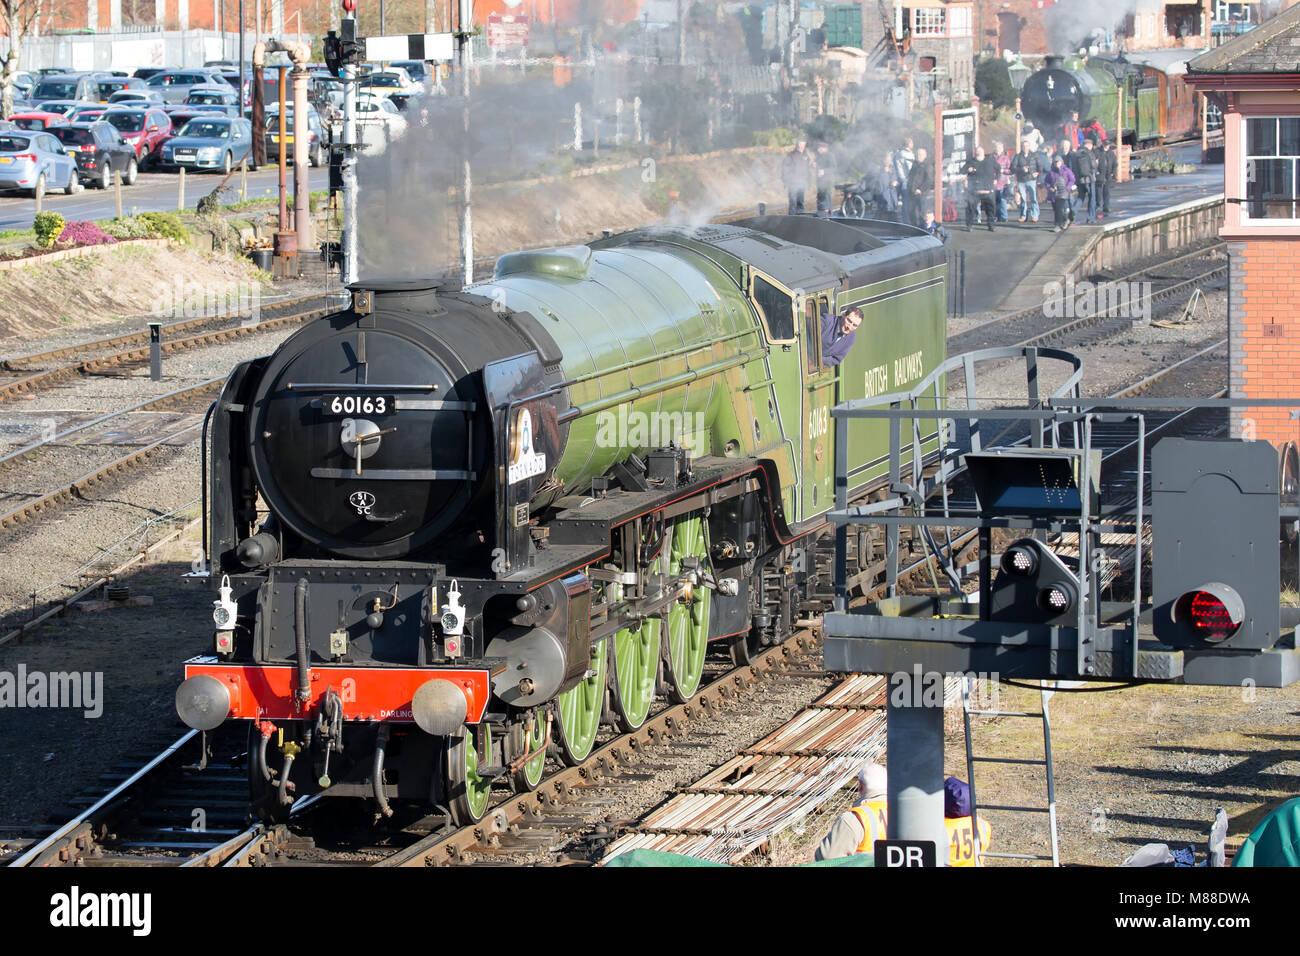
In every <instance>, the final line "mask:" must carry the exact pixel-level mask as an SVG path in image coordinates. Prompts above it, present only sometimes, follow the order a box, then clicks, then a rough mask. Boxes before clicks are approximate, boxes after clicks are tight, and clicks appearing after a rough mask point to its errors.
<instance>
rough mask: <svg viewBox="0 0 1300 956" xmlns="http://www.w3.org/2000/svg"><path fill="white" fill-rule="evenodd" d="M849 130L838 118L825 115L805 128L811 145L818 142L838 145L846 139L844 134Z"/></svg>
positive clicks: (815, 119)
mask: <svg viewBox="0 0 1300 956" xmlns="http://www.w3.org/2000/svg"><path fill="white" fill-rule="evenodd" d="M847 129H848V126H847V125H846V124H845V122H844V121H843V120H842V119H840V118H839V117H838V116H828V115H826V114H825V113H823V114H822V115H821V116H818V117H816V118H814V119H813V121H812V122H811V123H808V124H807V125H806V126H804V130H805V131H806V132H807V135H808V142H809V144H812V143H815V142H817V141H818V140H821V141H823V142H825V143H838V142H839V141H840V140H842V139H844V133H845V131H846V130H847Z"/></svg>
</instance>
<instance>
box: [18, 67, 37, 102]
mask: <svg viewBox="0 0 1300 956" xmlns="http://www.w3.org/2000/svg"><path fill="white" fill-rule="evenodd" d="M35 85H36V77H34V76H32V75H31V74H30V73H28V72H27V71H26V70H19V71H18V72H17V73H15V74H14V96H17V97H20V98H22V99H26V98H27V96H28V95H29V94H30V93H31V91H32V87H33V86H35Z"/></svg>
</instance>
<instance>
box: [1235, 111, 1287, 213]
mask: <svg viewBox="0 0 1300 956" xmlns="http://www.w3.org/2000/svg"><path fill="white" fill-rule="evenodd" d="M1298 160H1300V116H1269V117H1262V116H1251V117H1247V118H1246V169H1245V171H1244V172H1245V177H1244V178H1245V183H1244V185H1245V189H1244V191H1243V193H1242V195H1243V196H1244V197H1245V200H1246V201H1245V204H1244V205H1245V209H1246V211H1245V217H1244V218H1246V219H1292V220H1293V219H1296V218H1298V216H1297V212H1296V163H1297V161H1298Z"/></svg>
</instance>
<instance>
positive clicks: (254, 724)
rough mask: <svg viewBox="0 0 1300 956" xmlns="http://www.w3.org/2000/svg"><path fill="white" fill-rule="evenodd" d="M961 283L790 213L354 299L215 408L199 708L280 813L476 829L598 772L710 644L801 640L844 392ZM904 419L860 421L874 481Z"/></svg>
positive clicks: (190, 670)
mask: <svg viewBox="0 0 1300 956" xmlns="http://www.w3.org/2000/svg"><path fill="white" fill-rule="evenodd" d="M944 278H945V259H944V253H943V250H942V247H941V246H940V244H939V243H938V242H936V241H935V240H934V239H932V238H930V237H928V236H926V235H924V233H922V232H921V231H920V230H917V229H913V228H911V227H909V226H902V225H897V224H893V223H873V222H862V221H857V220H853V221H842V220H820V219H814V218H811V217H763V218H758V219H752V220H748V221H745V222H741V223H736V224H731V225H710V226H705V227H700V228H663V229H649V230H638V231H634V232H630V233H626V234H624V235H619V236H614V237H611V238H607V239H604V240H601V241H598V242H595V243H593V244H592V245H590V246H574V247H568V248H562V249H554V250H548V251H541V252H520V253H514V254H511V255H507V256H505V257H504V258H502V259H501V260H500V262H499V263H498V264H497V268H496V272H495V275H494V277H493V278H492V279H491V280H489V281H486V282H483V283H481V284H478V285H475V286H471V287H469V288H467V289H466V290H464V291H462V292H453V291H446V290H443V289H439V288H436V287H434V286H432V285H430V284H426V283H397V282H380V281H373V282H365V283H362V284H360V285H358V286H356V287H353V289H352V301H351V306H350V307H349V308H348V309H346V310H345V311H341V312H338V313H336V314H333V315H330V316H327V317H325V318H321V319H318V320H316V321H314V322H312V323H311V324H310V325H308V326H306V327H305V328H303V329H302V330H300V331H299V332H297V333H296V334H295V335H293V336H292V337H290V338H289V339H287V340H286V341H285V342H284V343H283V344H282V345H281V346H280V347H279V348H278V349H277V350H276V351H275V353H274V354H272V355H269V356H266V357H263V358H260V359H256V360H253V361H249V362H245V363H243V364H241V365H239V366H238V367H237V368H236V369H235V370H234V372H233V373H232V374H231V376H230V378H229V380H228V381H227V383H226V385H225V387H224V389H223V391H222V394H221V396H220V399H219V400H218V402H217V403H216V405H215V406H214V411H213V413H212V420H211V461H210V465H209V472H208V475H207V487H208V492H209V499H210V516H209V531H210V560H211V568H212V574H213V578H214V583H218V582H219V584H220V587H219V591H218V593H219V597H218V598H217V600H216V602H215V607H214V621H215V629H214V636H213V644H212V645H211V646H210V648H209V649H208V651H207V652H206V653H204V654H203V655H202V656H199V657H196V658H194V659H192V660H190V661H188V662H187V663H186V665H185V673H186V679H185V681H184V682H183V683H182V684H181V686H180V688H179V689H178V691H177V709H178V711H179V713H180V714H181V716H182V718H183V719H184V720H185V721H186V723H188V724H189V725H190V726H192V727H196V728H199V729H204V730H211V729H214V728H216V727H217V726H219V725H221V724H222V723H224V722H226V721H231V720H235V721H244V722H247V727H248V733H249V777H250V783H251V785H252V789H253V798H254V803H255V804H256V806H257V807H258V808H259V810H260V811H261V812H262V813H263V815H265V816H269V817H274V816H279V815H283V813H284V812H285V811H286V809H287V808H288V807H289V806H290V805H291V804H292V803H293V802H294V801H295V800H297V799H300V798H301V797H303V796H305V795H307V794H310V793H314V792H317V791H321V790H324V791H326V792H327V793H329V794H339V795H351V796H362V797H370V798H373V800H374V801H375V802H376V804H377V806H378V808H379V811H380V812H381V813H384V814H387V813H390V812H391V803H392V801H394V800H396V799H403V800H413V801H418V802H420V803H422V804H431V805H433V806H437V807H444V808H446V809H447V810H448V811H449V812H450V815H451V816H452V818H453V819H454V820H456V821H457V822H462V823H463V822H467V821H473V820H476V819H479V818H480V817H481V816H482V815H483V814H484V813H485V812H486V810H487V806H488V798H489V791H490V789H491V787H492V786H493V784H494V782H496V781H502V782H504V781H506V780H508V781H509V782H510V783H512V784H513V786H514V787H516V788H521V789H528V788H533V787H536V786H537V785H538V784H539V783H540V781H541V779H542V775H543V770H544V765H545V762H546V760H547V756H548V753H549V754H554V755H555V756H557V757H558V758H560V759H562V760H564V761H566V762H569V763H576V762H581V761H582V760H584V759H586V758H587V757H588V755H589V754H590V753H591V752H592V750H593V749H594V746H595V743H596V740H597V735H598V732H599V729H600V727H601V725H602V722H612V723H614V724H616V725H617V726H619V727H621V728H624V729H632V728H635V727H638V726H640V725H641V724H642V723H643V722H644V721H645V720H646V719H647V716H648V714H649V711H650V708H651V705H652V702H653V700H654V698H655V697H656V695H657V694H661V693H662V694H667V695H669V696H670V697H672V698H674V699H677V700H685V699H689V698H690V697H691V696H692V695H693V694H694V693H695V692H696V690H697V688H698V687H699V685H700V681H701V677H702V674H703V671H704V664H705V656H706V652H707V651H708V649H709V646H710V645H713V646H715V647H718V648H727V649H729V650H730V652H731V654H732V656H733V657H734V658H735V659H736V660H740V661H743V660H746V659H748V658H749V657H750V656H751V655H754V654H756V653H757V652H759V651H760V650H761V649H762V648H763V647H764V646H766V645H770V644H773V643H776V642H779V641H781V640H783V639H784V638H785V637H786V636H788V635H789V634H790V633H792V631H793V628H794V624H795V621H796V620H797V619H798V618H799V617H800V616H801V613H806V611H807V609H808V607H809V605H808V604H806V603H805V602H807V601H809V600H810V598H811V597H812V591H813V589H814V587H815V585H816V583H817V578H818V572H819V567H820V565H819V554H818V539H819V538H821V537H822V536H823V534H824V533H825V532H826V530H827V529H828V527H829V526H828V524H827V521H826V513H827V511H829V510H830V508H831V507H832V505H833V500H834V485H833V482H834V474H833V465H834V461H835V448H834V429H833V428H832V425H831V420H830V408H831V407H832V406H833V405H834V404H836V403H837V402H840V401H845V400H848V399H855V398H863V397H868V396H873V395H879V394H884V393H888V392H895V391H899V390H905V389H906V388H907V387H908V386H909V385H910V384H912V383H915V382H916V381H918V380H920V379H921V378H922V377H923V376H925V375H926V374H927V373H928V372H929V371H930V370H931V369H933V368H934V367H935V366H936V365H937V364H938V363H939V362H941V361H942V360H943V358H944V351H945V344H944V343H945V326H946V309H945V292H944V289H945V284H944ZM851 306H857V307H859V309H860V310H861V314H862V323H861V326H860V327H859V328H858V329H857V330H856V332H854V333H851V334H853V335H855V337H856V338H855V340H853V341H852V344H851V347H849V348H848V351H847V355H845V357H844V358H843V360H842V361H840V362H839V363H838V364H834V359H835V358H838V354H837V355H836V356H834V357H832V356H830V355H823V345H824V330H828V329H832V328H833V324H834V323H838V322H840V321H841V320H840V318H839V316H841V315H843V314H844V313H845V311H846V310H847V309H848V308H849V307H851ZM846 332H847V329H845V328H842V329H839V330H836V331H831V332H829V333H828V334H829V336H830V337H832V338H839V337H840V336H842V335H844V334H846ZM843 347H844V343H843V342H841V343H840V351H841V352H842V350H843ZM887 437H888V436H887V432H886V431H885V430H884V424H883V422H882V423H868V422H859V423H856V424H855V428H854V430H853V431H852V432H851V435H850V443H849V448H848V459H849V477H848V480H849V484H850V486H851V488H850V490H851V491H852V492H854V493H855V494H860V493H861V492H862V491H863V490H864V489H867V488H869V487H871V486H872V485H873V484H874V483H876V482H878V480H879V478H880V476H881V475H882V473H884V471H885V469H886V466H887V455H886V450H887V448H888V440H887ZM921 438H922V442H921V445H920V446H918V447H920V448H922V450H923V451H925V450H931V449H933V448H934V447H935V444H936V442H937V436H936V435H933V434H932V435H928V436H921ZM801 605H803V606H802V607H801Z"/></svg>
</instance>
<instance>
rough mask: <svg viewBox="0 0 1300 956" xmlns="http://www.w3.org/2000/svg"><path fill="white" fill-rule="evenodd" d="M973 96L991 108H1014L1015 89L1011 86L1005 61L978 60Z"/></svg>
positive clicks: (994, 59)
mask: <svg viewBox="0 0 1300 956" xmlns="http://www.w3.org/2000/svg"><path fill="white" fill-rule="evenodd" d="M975 95H976V96H978V97H979V98H980V102H981V103H988V104H989V105H991V106H998V107H1003V106H1015V104H1016V88H1015V87H1014V86H1012V84H1011V73H1010V71H1009V70H1008V69H1007V61H1006V60H1004V59H1002V57H1000V56H999V57H990V58H989V59H987V60H980V61H979V63H978V64H977V65H976V67H975Z"/></svg>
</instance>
